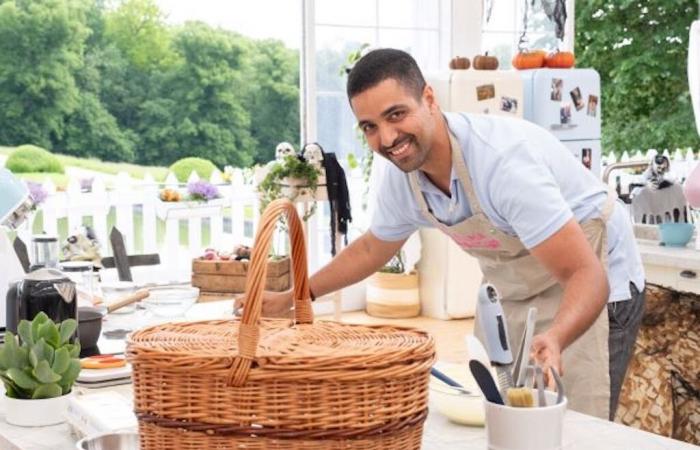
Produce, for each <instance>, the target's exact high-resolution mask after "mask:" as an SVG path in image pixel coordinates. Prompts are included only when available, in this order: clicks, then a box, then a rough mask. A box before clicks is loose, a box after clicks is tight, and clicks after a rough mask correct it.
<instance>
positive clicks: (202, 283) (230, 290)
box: [192, 257, 290, 294]
mask: <svg viewBox="0 0 700 450" xmlns="http://www.w3.org/2000/svg"><path fill="white" fill-rule="evenodd" d="M289 261H290V260H289V257H284V258H282V259H275V260H273V259H270V260H269V261H268V263H267V281H266V283H265V289H266V290H268V291H285V290H287V289H289V287H290V262H289ZM247 275H248V261H235V260H232V261H209V260H204V259H194V260H192V286H195V287H198V288H199V289H200V291H201V292H202V294H207V293H216V294H237V293H242V292H245V283H246V277H247Z"/></svg>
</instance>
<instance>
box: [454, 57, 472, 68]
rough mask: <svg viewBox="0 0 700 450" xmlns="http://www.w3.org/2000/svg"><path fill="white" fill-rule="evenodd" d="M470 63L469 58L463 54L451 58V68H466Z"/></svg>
mask: <svg viewBox="0 0 700 450" xmlns="http://www.w3.org/2000/svg"><path fill="white" fill-rule="evenodd" d="M470 65H471V64H470V63H469V58H465V57H463V56H455V57H454V58H452V59H451V60H450V69H452V70H466V69H468V68H469V66H470Z"/></svg>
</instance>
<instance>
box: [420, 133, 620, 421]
mask: <svg viewBox="0 0 700 450" xmlns="http://www.w3.org/2000/svg"><path fill="white" fill-rule="evenodd" d="M450 143H451V147H452V164H453V167H454V168H455V170H456V172H457V175H458V177H459V181H460V183H461V184H462V187H463V188H464V192H465V193H466V195H467V199H468V201H469V205H470V206H471V209H472V216H471V217H469V218H467V219H465V220H463V221H461V222H459V223H456V224H454V225H451V226H448V225H445V224H443V223H441V222H440V221H438V220H437V219H436V218H435V216H433V214H432V213H431V212H430V209H429V208H428V205H427V203H426V201H425V198H424V197H423V193H422V192H421V190H420V187H419V184H418V176H417V173H416V172H411V173H409V181H410V183H411V190H412V191H413V194H414V196H415V198H416V201H417V202H418V205H419V206H420V208H421V211H422V212H423V214H424V215H425V216H426V217H427V218H428V220H430V222H431V223H432V224H433V225H434V226H435V227H437V228H439V229H441V230H442V231H444V232H445V233H446V234H447V235H449V236H450V237H451V238H452V239H453V240H454V241H455V242H456V243H457V245H459V246H460V247H461V248H462V249H463V250H464V251H466V252H467V253H469V254H470V255H472V256H474V257H476V258H477V259H478V260H479V264H480V266H481V270H482V272H483V274H484V279H485V281H488V282H489V283H491V284H493V285H494V286H496V288H497V289H498V291H499V293H500V294H501V297H502V299H503V310H504V312H505V314H506V318H507V321H508V334H509V337H510V341H511V342H510V344H511V348H517V347H516V345H517V344H519V341H520V338H521V336H522V333H523V329H524V326H525V319H526V317H527V310H528V308H529V307H531V306H535V307H537V324H536V329H535V332H536V333H541V332H543V331H544V330H546V329H547V328H549V326H550V325H551V324H552V320H553V319H554V316H555V314H556V312H557V310H558V308H559V304H560V302H561V299H562V295H563V288H562V287H561V286H560V285H559V284H558V283H557V281H556V280H555V279H554V277H553V276H552V275H551V274H550V273H549V271H547V269H545V268H544V267H543V266H542V265H541V264H540V263H539V261H537V259H536V258H535V257H534V256H533V255H532V254H530V252H529V251H528V250H527V249H526V248H525V247H524V246H523V244H522V242H521V241H520V239H518V238H517V237H515V236H511V235H509V234H507V233H504V232H503V231H501V230H499V229H498V228H496V226H494V225H493V224H492V223H491V222H490V220H489V219H488V217H487V216H486V214H484V212H483V210H482V209H481V204H480V203H479V200H478V199H477V197H476V193H475V191H474V186H473V185H472V181H471V177H470V176H469V172H468V171H467V167H466V165H465V162H464V158H463V157H462V152H461V151H460V148H461V147H460V145H459V142H457V140H456V139H455V137H454V136H453V135H452V134H451V133H450ZM614 204H615V196H614V194H612V193H609V195H608V199H607V201H606V204H605V207H604V209H603V212H602V214H601V217H600V218H596V219H591V220H588V221H586V222H584V223H582V224H581V228H582V229H583V231H584V233H585V234H586V237H587V239H588V241H589V242H590V244H591V246H592V247H593V249H594V251H595V252H596V254H598V256H599V258H600V259H601V261H602V262H603V266H604V267H607V230H606V222H607V220H608V218H609V217H610V214H611V212H612V210H613V207H614ZM514 344H515V345H514ZM513 356H515V351H514V352H513ZM608 358H609V356H608V314H607V308H604V309H603V311H601V313H600V315H599V316H598V318H597V319H596V321H595V322H594V323H593V325H592V326H591V327H590V328H589V329H588V331H586V333H584V334H583V335H582V336H581V337H579V338H578V339H577V340H576V341H575V342H574V343H573V344H571V345H570V346H569V347H567V348H566V350H565V351H564V352H563V353H562V364H563V368H564V376H563V381H564V386H565V388H566V394H567V397H568V399H569V407H570V408H571V409H574V410H576V411H579V412H582V413H586V414H590V415H593V416H596V417H600V418H601V419H605V420H608V418H609V414H608V410H609V408H610V375H609V372H608V365H609V359H608Z"/></svg>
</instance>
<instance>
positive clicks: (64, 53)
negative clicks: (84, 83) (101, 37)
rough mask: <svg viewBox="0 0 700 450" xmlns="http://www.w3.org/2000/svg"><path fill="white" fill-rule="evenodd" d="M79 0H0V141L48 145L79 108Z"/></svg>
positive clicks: (83, 29) (81, 24) (83, 36)
mask: <svg viewBox="0 0 700 450" xmlns="http://www.w3.org/2000/svg"><path fill="white" fill-rule="evenodd" d="M85 9H86V3H85V1H82V0H4V1H3V0H0V105H2V107H0V142H2V143H3V144H4V145H17V144H23V143H33V144H37V145H41V146H43V147H47V148H51V146H52V138H54V137H60V136H61V135H62V133H63V128H64V116H65V115H67V114H70V113H72V112H73V111H74V110H75V108H76V107H77V106H78V97H79V91H78V88H77V87H76V84H75V80H74V77H73V75H74V71H75V70H77V69H78V68H79V67H81V65H82V63H83V47H84V42H85V39H86V38H87V36H88V33H89V29H88V28H87V27H86V25H85V21H86V19H85Z"/></svg>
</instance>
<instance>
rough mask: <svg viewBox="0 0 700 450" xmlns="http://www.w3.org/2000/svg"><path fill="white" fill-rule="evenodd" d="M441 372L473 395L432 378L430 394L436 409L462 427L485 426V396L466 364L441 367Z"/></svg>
mask: <svg viewBox="0 0 700 450" xmlns="http://www.w3.org/2000/svg"><path fill="white" fill-rule="evenodd" d="M439 368H440V370H441V371H442V372H443V373H445V374H446V375H447V376H449V377H450V378H452V379H453V380H455V381H457V382H458V383H460V384H461V385H462V386H463V387H464V388H465V389H466V390H468V391H470V392H471V394H466V393H463V392H462V391H460V390H458V389H455V388H453V387H450V386H448V385H447V384H445V383H443V382H442V381H440V380H438V379H437V378H435V377H430V384H429V392H430V400H431V403H432V404H433V405H434V406H435V409H436V410H437V411H438V412H439V413H440V414H442V415H444V416H445V417H447V418H448V419H449V420H450V421H452V422H454V423H458V424H461V425H469V426H483V425H484V414H485V413H484V396H483V395H482V394H481V391H480V390H479V387H478V385H477V384H476V381H475V380H474V378H473V377H472V375H471V373H469V372H468V370H469V369H468V367H467V365H466V364H454V365H452V364H451V365H441V366H440V367H439Z"/></svg>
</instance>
